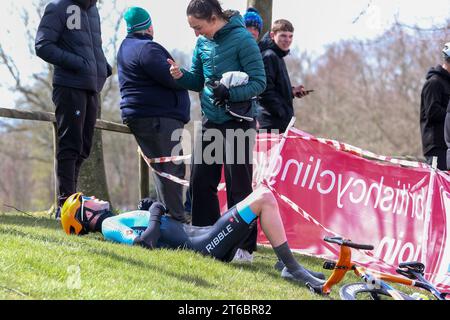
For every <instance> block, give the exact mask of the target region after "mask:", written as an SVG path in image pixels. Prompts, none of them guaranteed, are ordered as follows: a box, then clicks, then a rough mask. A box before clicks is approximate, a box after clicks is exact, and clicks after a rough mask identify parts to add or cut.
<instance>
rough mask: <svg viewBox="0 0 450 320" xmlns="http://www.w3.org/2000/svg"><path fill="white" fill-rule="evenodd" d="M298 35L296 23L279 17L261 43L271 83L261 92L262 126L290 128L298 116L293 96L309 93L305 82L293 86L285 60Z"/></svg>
mask: <svg viewBox="0 0 450 320" xmlns="http://www.w3.org/2000/svg"><path fill="white" fill-rule="evenodd" d="M293 37H294V27H293V26H292V24H291V23H290V22H289V21H287V20H283V19H281V20H277V21H275V22H274V23H273V25H272V29H271V31H270V32H268V33H267V34H265V35H264V37H263V39H261V41H260V43H259V47H260V49H261V53H262V57H263V61H264V66H265V69H266V77H267V87H266V90H265V91H264V93H262V94H261V95H260V100H259V103H260V105H261V107H262V109H261V110H260V112H259V115H258V122H259V124H260V127H259V128H260V129H265V130H278V132H279V133H283V132H285V131H286V129H287V126H288V125H289V122H290V121H291V119H292V117H293V116H294V107H293V100H294V98H295V97H297V98H303V97H304V96H306V95H307V94H308V93H307V92H306V91H305V89H304V87H303V86H297V87H292V85H291V80H290V78H289V74H288V71H287V68H286V63H285V62H284V59H283V58H284V57H285V56H287V55H288V54H289V48H290V47H291V44H292V39H293Z"/></svg>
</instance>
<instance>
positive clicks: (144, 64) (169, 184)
mask: <svg viewBox="0 0 450 320" xmlns="http://www.w3.org/2000/svg"><path fill="white" fill-rule="evenodd" d="M125 20H126V22H127V28H128V35H127V37H126V39H125V40H124V41H123V42H122V45H121V47H120V49H119V53H118V60H117V61H118V72H119V84H120V93H121V96H122V100H121V102H120V108H121V110H122V119H123V121H124V123H125V124H126V125H127V126H128V127H129V128H130V130H131V132H132V133H133V135H134V136H135V138H136V141H137V143H138V144H139V146H140V148H141V150H142V152H143V153H144V154H145V156H146V157H147V158H149V159H154V158H160V157H170V156H172V155H182V148H181V147H180V143H181V141H180V140H181V137H180V135H178V136H177V137H172V133H173V132H174V131H176V130H178V131H181V130H182V129H183V128H184V124H186V123H187V122H189V118H190V100H189V94H188V92H187V90H184V89H182V88H181V87H179V86H178V85H177V84H176V82H175V80H174V79H173V78H172V76H171V75H170V72H169V69H170V65H169V63H168V62H167V59H173V58H172V56H171V55H170V54H169V52H167V50H166V49H164V47H162V46H161V45H160V44H158V43H156V42H155V41H153V26H152V20H151V17H150V15H149V13H148V12H147V11H146V10H144V9H142V8H139V7H132V8H130V9H128V11H127V12H126V13H125ZM174 150H178V153H177V154H173V151H174ZM152 168H153V169H154V170H155V171H157V172H163V173H168V174H170V175H172V176H175V177H177V178H181V179H183V178H184V175H185V165H184V164H177V165H176V164H174V163H173V162H169V163H154V164H152ZM157 172H154V173H153V178H154V181H155V185H156V192H157V195H158V200H159V201H161V202H163V203H166V205H167V208H168V210H169V213H170V214H171V215H172V217H173V218H174V219H176V220H179V221H182V222H183V221H184V220H185V212H184V205H183V187H182V186H181V185H180V184H178V183H176V182H173V181H170V180H168V179H167V178H165V177H161V176H160V175H158V173H157Z"/></svg>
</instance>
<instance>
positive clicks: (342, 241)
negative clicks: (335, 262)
mask: <svg viewBox="0 0 450 320" xmlns="http://www.w3.org/2000/svg"><path fill="white" fill-rule="evenodd" d="M323 240H325V241H326V242H329V243H336V244H338V245H340V246H344V247H349V248H353V249H361V250H373V249H374V246H372V245H370V244H358V243H353V242H352V241H351V240H348V239H342V238H341V237H325V238H324V239H323Z"/></svg>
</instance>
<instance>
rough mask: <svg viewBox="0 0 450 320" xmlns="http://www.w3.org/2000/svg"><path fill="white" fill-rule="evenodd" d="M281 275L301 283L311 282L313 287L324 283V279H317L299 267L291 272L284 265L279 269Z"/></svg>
mask: <svg viewBox="0 0 450 320" xmlns="http://www.w3.org/2000/svg"><path fill="white" fill-rule="evenodd" d="M281 277H282V278H285V279H288V280H292V281H295V282H298V283H300V284H302V285H306V284H307V283H309V284H311V285H312V286H314V287H319V286H322V285H323V284H325V281H323V280H321V279H318V278H316V277H314V276H313V275H311V274H310V273H309V272H308V271H307V270H306V269H305V268H300V269H298V270H295V271H293V272H291V271H288V269H287V268H286V267H284V268H283V270H282V271H281Z"/></svg>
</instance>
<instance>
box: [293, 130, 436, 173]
mask: <svg viewBox="0 0 450 320" xmlns="http://www.w3.org/2000/svg"><path fill="white" fill-rule="evenodd" d="M293 130H295V129H293ZM295 132H296V133H297V134H299V135H297V136H288V139H303V140H307V141H317V142H320V143H323V144H326V145H329V146H331V147H334V148H335V149H336V150H339V151H343V152H348V153H351V154H354V155H356V156H359V157H362V158H363V157H367V158H370V159H375V160H379V161H383V162H390V163H392V164H396V165H401V166H405V167H413V168H424V169H429V168H430V166H429V165H428V164H426V163H421V162H417V161H410V160H400V159H396V158H393V157H388V156H381V155H378V154H375V153H373V152H370V151H367V150H363V149H361V148H358V147H355V146H352V145H350V144H347V143H342V142H339V141H336V140H331V139H324V138H316V137H312V136H311V137H310V136H306V135H302V133H301V131H295Z"/></svg>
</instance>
